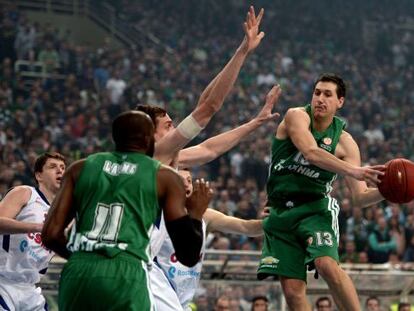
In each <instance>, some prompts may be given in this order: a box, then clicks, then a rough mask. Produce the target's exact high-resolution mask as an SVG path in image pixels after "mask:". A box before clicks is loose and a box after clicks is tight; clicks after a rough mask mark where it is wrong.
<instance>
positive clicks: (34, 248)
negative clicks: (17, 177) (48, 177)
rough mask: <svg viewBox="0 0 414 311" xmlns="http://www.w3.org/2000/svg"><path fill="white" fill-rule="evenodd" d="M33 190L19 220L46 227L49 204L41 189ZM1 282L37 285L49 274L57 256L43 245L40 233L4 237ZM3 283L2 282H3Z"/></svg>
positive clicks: (0, 256)
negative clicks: (49, 267) (53, 259)
mask: <svg viewBox="0 0 414 311" xmlns="http://www.w3.org/2000/svg"><path fill="white" fill-rule="evenodd" d="M24 187H27V188H29V189H30V191H31V195H30V199H29V201H28V202H27V204H26V205H25V206H23V208H22V210H21V211H20V212H19V214H18V215H17V216H16V220H17V221H23V222H32V223H43V222H44V220H45V217H46V214H47V212H48V211H49V207H50V206H49V202H48V201H47V199H46V197H45V196H44V194H43V193H42V192H41V191H40V190H39V189H37V188H34V187H28V186H24ZM0 244H1V248H0V278H5V279H8V280H11V281H14V282H21V283H26V284H35V283H37V282H39V280H40V275H41V274H44V273H46V269H47V265H48V263H49V261H50V259H51V258H52V256H53V253H52V252H51V251H49V250H48V249H46V248H45V247H44V246H43V244H42V239H41V235H40V232H37V233H21V234H3V235H0ZM0 282H1V280H0Z"/></svg>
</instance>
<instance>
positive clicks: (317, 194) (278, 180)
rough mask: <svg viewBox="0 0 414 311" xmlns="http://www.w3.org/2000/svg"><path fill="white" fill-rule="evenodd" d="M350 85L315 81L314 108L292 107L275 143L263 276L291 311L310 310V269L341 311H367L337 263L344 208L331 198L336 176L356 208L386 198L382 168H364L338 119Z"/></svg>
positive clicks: (329, 77)
mask: <svg viewBox="0 0 414 311" xmlns="http://www.w3.org/2000/svg"><path fill="white" fill-rule="evenodd" d="M345 93H346V89H345V84H344V82H343V80H342V79H341V78H340V77H339V76H337V75H333V74H323V75H322V76H320V77H319V79H318V80H317V81H316V83H315V86H314V91H313V96H312V102H311V104H310V105H307V106H305V107H300V108H291V109H289V110H288V111H287V113H286V115H285V117H284V120H283V121H282V122H281V123H280V124H279V126H278V128H277V131H276V134H275V135H274V136H273V143H272V162H271V167H270V176H269V179H268V183H267V193H268V200H269V205H270V206H271V209H270V216H269V217H267V218H266V219H265V220H264V221H263V230H264V232H265V238H264V244H263V250H262V259H261V262H260V266H259V270H258V278H259V279H263V278H265V277H267V276H269V275H278V276H279V277H280V281H281V285H282V289H283V293H284V295H285V297H286V301H287V304H288V306H289V309H290V310H311V308H310V305H309V303H308V301H307V299H306V268H307V266H308V268H310V269H311V268H313V267H316V270H317V272H318V273H319V274H320V275H321V276H322V277H323V278H324V279H325V281H326V282H327V283H328V286H329V288H330V290H331V293H332V296H333V298H334V300H335V303H336V305H337V306H338V308H339V310H346V311H353V310H355V311H356V310H361V307H360V305H359V300H358V296H357V294H356V291H355V288H354V286H353V284H352V281H351V279H350V278H349V276H348V275H347V274H346V273H345V272H344V271H343V270H342V269H341V268H340V266H339V265H338V241H339V233H338V213H339V206H338V203H337V201H336V200H335V199H333V198H331V197H330V195H329V193H330V192H331V190H332V183H333V181H334V180H335V178H336V174H341V175H344V176H345V180H346V183H347V185H348V187H349V189H350V191H351V193H352V198H353V200H354V202H355V205H356V206H361V207H363V206H368V205H372V204H375V203H377V202H379V201H381V200H383V197H382V196H381V195H380V193H379V191H378V189H376V188H368V187H367V184H366V182H365V181H368V182H370V183H374V184H377V183H378V182H379V180H378V175H383V172H382V171H383V170H384V166H374V167H361V157H360V152H359V149H358V146H357V144H356V143H355V141H354V139H353V138H352V137H351V135H350V134H349V133H347V132H346V131H345V130H344V128H345V123H344V122H343V121H342V120H341V119H339V118H337V117H336V116H335V114H336V112H337V110H338V109H340V108H341V107H342V106H343V104H344V101H345Z"/></svg>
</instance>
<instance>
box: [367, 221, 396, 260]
mask: <svg viewBox="0 0 414 311" xmlns="http://www.w3.org/2000/svg"><path fill="white" fill-rule="evenodd" d="M368 244H369V250H368V257H369V261H370V262H372V263H385V262H387V261H388V260H389V258H390V254H391V252H392V251H395V250H396V249H397V240H396V237H395V236H391V234H390V232H389V228H388V226H387V222H386V221H385V218H384V216H381V217H379V218H378V219H377V225H376V227H375V229H374V231H373V232H372V233H371V234H370V235H369V238H368Z"/></svg>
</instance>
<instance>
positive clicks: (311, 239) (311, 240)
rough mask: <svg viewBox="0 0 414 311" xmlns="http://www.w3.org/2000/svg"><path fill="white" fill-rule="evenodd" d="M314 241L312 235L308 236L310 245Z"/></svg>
mask: <svg viewBox="0 0 414 311" xmlns="http://www.w3.org/2000/svg"><path fill="white" fill-rule="evenodd" d="M312 243H313V237H311V236H310V237H309V238H308V245H312Z"/></svg>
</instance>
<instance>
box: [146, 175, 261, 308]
mask: <svg viewBox="0 0 414 311" xmlns="http://www.w3.org/2000/svg"><path fill="white" fill-rule="evenodd" d="M179 174H180V175H181V177H182V178H183V181H184V185H185V188H186V195H187V196H190V195H191V193H192V192H193V183H192V178H191V173H190V171H188V170H180V171H179ZM161 226H164V224H163V223H162V224H161ZM211 231H220V232H223V233H232V234H244V235H247V236H252V237H254V236H260V235H262V234H263V230H262V220H258V219H252V220H245V219H240V218H236V217H231V216H227V215H225V214H223V213H221V212H219V211H216V210H213V209H211V208H207V210H206V211H205V213H204V215H203V234H204V243H203V246H202V249H201V255H200V259H199V261H198V263H197V264H196V265H195V266H194V267H191V268H188V267H185V266H183V265H182V264H180V263H179V262H177V259H176V256H175V251H174V247H173V245H172V243H171V239H170V238H169V237H168V236H167V237H166V238H165V240H164V242H163V243H162V245H161V248H160V250H159V252H158V254H157V256H156V258H155V260H154V261H155V264H154V266H153V268H152V269H151V271H150V282H151V289H152V291H153V295H154V298H155V304H156V306H157V309H158V310H162V311H178V310H185V311H190V310H191V308H190V303H191V301H192V299H193V297H194V294H195V291H196V289H197V287H198V283H199V280H200V275H201V268H202V264H203V256H204V250H205V237H206V236H207V232H211Z"/></svg>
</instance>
